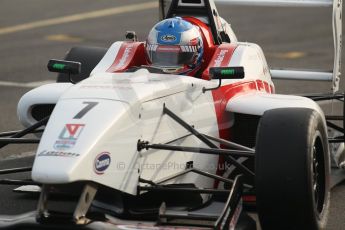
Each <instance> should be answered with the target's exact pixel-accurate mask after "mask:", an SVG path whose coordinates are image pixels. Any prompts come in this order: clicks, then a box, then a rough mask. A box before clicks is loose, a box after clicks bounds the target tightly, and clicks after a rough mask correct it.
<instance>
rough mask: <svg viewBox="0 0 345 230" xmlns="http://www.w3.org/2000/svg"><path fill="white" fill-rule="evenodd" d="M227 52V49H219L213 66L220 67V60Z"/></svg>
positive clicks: (221, 60)
mask: <svg viewBox="0 0 345 230" xmlns="http://www.w3.org/2000/svg"><path fill="white" fill-rule="evenodd" d="M228 52H229V50H221V51H220V52H219V54H218V56H217V58H216V60H215V61H214V65H213V66H214V67H220V66H222V62H223V60H224V58H225V55H226V54H227V53H228Z"/></svg>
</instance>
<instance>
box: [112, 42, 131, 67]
mask: <svg viewBox="0 0 345 230" xmlns="http://www.w3.org/2000/svg"><path fill="white" fill-rule="evenodd" d="M132 49H133V46H128V47H126V49H125V51H124V53H123V55H122V57H121V59H120V61H119V63H118V64H117V65H116V66H115V68H117V69H121V68H123V67H124V66H125V65H126V63H127V60H129V59H128V58H129V56H131V55H132Z"/></svg>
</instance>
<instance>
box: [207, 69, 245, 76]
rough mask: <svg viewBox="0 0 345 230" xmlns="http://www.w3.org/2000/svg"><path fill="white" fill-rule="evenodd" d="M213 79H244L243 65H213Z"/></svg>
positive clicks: (211, 70)
mask: <svg viewBox="0 0 345 230" xmlns="http://www.w3.org/2000/svg"><path fill="white" fill-rule="evenodd" d="M210 76H211V79H243V78H244V68H243V67H211V68H210Z"/></svg>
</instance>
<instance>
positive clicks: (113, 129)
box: [20, 70, 218, 194]
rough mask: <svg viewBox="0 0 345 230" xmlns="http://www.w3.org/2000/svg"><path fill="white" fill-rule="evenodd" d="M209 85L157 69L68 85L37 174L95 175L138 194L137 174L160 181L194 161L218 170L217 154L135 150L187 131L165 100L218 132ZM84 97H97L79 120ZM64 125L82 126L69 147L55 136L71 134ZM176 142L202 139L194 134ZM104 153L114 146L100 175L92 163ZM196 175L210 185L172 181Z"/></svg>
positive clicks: (55, 179) (42, 178)
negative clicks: (139, 144)
mask: <svg viewBox="0 0 345 230" xmlns="http://www.w3.org/2000/svg"><path fill="white" fill-rule="evenodd" d="M205 84H206V85H211V86H214V84H212V83H210V82H204V81H202V80H198V79H194V78H190V77H185V76H171V75H156V74H150V73H149V72H148V71H147V70H139V71H137V72H135V73H123V74H111V73H107V74H106V73H103V74H101V75H97V74H96V75H94V76H93V77H91V78H89V79H87V80H85V81H83V82H82V83H80V84H77V85H75V86H73V87H70V88H69V89H68V90H67V91H66V92H65V93H63V95H62V96H61V97H60V99H59V101H58V103H57V105H56V107H55V109H54V112H53V114H52V116H51V118H50V121H49V123H48V124H47V127H46V129H45V132H44V134H43V136H42V139H41V143H40V145H39V148H38V150H37V156H36V160H35V163H34V166H33V171H32V178H33V179H34V180H35V181H38V182H41V183H45V184H62V183H70V182H75V181H84V180H91V181H97V182H98V183H100V184H103V185H106V186H108V187H111V188H114V189H118V190H121V191H123V192H127V193H130V194H136V187H137V185H138V179H139V176H140V177H142V178H144V179H148V180H153V181H157V180H159V179H162V178H165V177H167V176H170V175H172V174H173V173H176V172H180V171H183V170H184V169H185V167H186V163H187V162H190V161H193V165H194V166H195V167H196V168H201V169H204V170H206V171H209V172H211V173H215V170H216V163H217V157H216V156H212V155H204V156H200V154H193V153H184V152H175V153H174V154H172V153H171V152H169V151H158V150H150V151H142V152H140V153H139V152H138V151H137V142H138V140H139V139H141V140H147V141H150V142H153V143H167V142H170V141H173V140H175V139H177V138H180V137H182V136H185V135H186V134H188V133H187V132H186V131H185V130H184V129H183V128H182V127H181V126H180V125H179V124H177V123H176V122H175V121H173V120H172V119H171V118H169V117H168V116H166V115H163V114H162V111H163V105H164V104H165V106H166V107H167V108H169V109H171V110H172V111H174V112H175V113H177V114H178V115H179V116H181V117H182V118H183V119H184V120H185V121H187V122H188V123H190V124H192V125H194V126H195V127H196V128H197V129H198V130H199V131H200V132H203V133H205V134H208V135H212V136H218V128H217V121H216V118H215V111H214V106H213V99H212V97H211V94H210V93H206V94H203V93H202V92H201V88H202V87H204V86H205ZM56 85H57V86H58V85H59V84H56ZM47 87H52V86H51V85H50V86H47ZM43 88H44V87H41V88H39V89H38V90H40V91H42V90H43ZM29 96H30V94H29ZM24 100H26V99H23V101H24ZM84 102H94V103H98V104H97V105H96V106H95V107H94V108H93V109H92V110H90V111H89V112H88V113H86V114H85V116H83V117H82V118H81V119H73V118H74V117H75V115H76V114H78V113H79V112H80V111H81V110H82V109H83V108H84V107H85V105H84V104H83V103H84ZM20 110H21V109H20ZM192 118H193V119H192ZM66 124H74V125H83V126H82V127H81V128H80V130H77V132H80V134H78V137H77V140H76V143H75V145H73V146H71V147H68V148H66V149H64V148H61V147H57V146H56V143H57V141H59V139H61V135H64V134H65V133H66V130H65V126H66ZM173 143H174V144H177V145H184V146H193V147H196V146H203V145H202V144H200V141H198V140H197V139H196V138H195V137H193V136H188V137H185V138H183V139H181V140H178V141H176V142H173ZM101 153H109V155H110V157H111V163H110V165H109V168H107V169H106V170H105V171H104V173H102V174H101V175H100V174H99V173H97V172H96V171H95V169H94V167H95V166H94V165H95V164H96V158H97V156H98V155H99V154H101ZM115 175H116V176H115ZM191 180H192V181H193V182H194V183H195V184H197V185H199V186H205V187H207V186H210V184H212V180H207V179H206V180H205V178H201V177H195V176H193V179H192V178H191V177H190V176H185V177H181V178H179V179H178V181H173V180H172V181H170V182H171V183H182V182H185V183H187V182H190V181H191Z"/></svg>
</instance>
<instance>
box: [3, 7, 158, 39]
mask: <svg viewBox="0 0 345 230" xmlns="http://www.w3.org/2000/svg"><path fill="white" fill-rule="evenodd" d="M157 7H158V1H150V2H145V3H140V4H131V5H127V6H119V7H113V8H108V9H103V10H96V11H90V12H85V13H80V14H73V15H68V16H63V17H57V18H51V19H46V20H40V21H35V22H29V23H24V24H20V25H15V26H9V27H4V28H0V35H4V34H11V33H16V32H20V31H25V30H32V29H36V28H41V27H47V26H54V25H59V24H65V23H70V22H77V21H82V20H87V19H94V18H101V17H106V16H111V15H117V14H123V13H131V12H136V11H142V10H148V9H153V8H157Z"/></svg>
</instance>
